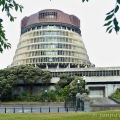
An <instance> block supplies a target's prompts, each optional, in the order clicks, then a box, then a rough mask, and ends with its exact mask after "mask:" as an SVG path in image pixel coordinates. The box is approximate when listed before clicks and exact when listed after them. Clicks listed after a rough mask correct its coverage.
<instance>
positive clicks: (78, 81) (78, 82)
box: [77, 80, 80, 93]
mask: <svg viewBox="0 0 120 120" xmlns="http://www.w3.org/2000/svg"><path fill="white" fill-rule="evenodd" d="M77 84H78V93H79V85H80V80H77Z"/></svg>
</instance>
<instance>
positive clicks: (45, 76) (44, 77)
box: [41, 71, 52, 85]
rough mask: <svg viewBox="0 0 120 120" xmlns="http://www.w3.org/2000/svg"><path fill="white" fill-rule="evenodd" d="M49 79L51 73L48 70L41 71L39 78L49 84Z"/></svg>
mask: <svg viewBox="0 0 120 120" xmlns="http://www.w3.org/2000/svg"><path fill="white" fill-rule="evenodd" d="M51 79H52V74H51V73H50V71H43V72H42V78H41V80H42V83H43V84H46V85H47V84H49V83H50V81H51Z"/></svg>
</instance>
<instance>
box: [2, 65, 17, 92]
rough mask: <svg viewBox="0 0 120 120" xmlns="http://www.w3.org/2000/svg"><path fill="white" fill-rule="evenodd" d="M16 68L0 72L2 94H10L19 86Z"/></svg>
mask: <svg viewBox="0 0 120 120" xmlns="http://www.w3.org/2000/svg"><path fill="white" fill-rule="evenodd" d="M18 80H19V79H18V76H17V69H16V67H11V68H6V69H2V70H0V94H8V93H9V92H11V91H12V89H13V86H15V85H17V84H18Z"/></svg>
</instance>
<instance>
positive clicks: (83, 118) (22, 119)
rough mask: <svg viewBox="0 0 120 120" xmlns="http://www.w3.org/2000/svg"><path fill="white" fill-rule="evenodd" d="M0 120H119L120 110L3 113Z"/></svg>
mask: <svg viewBox="0 0 120 120" xmlns="http://www.w3.org/2000/svg"><path fill="white" fill-rule="evenodd" d="M0 120H120V110H114V111H102V112H79V113H29V114H28V113H19V114H16V113H13V114H9V113H7V114H6V113H4V114H0Z"/></svg>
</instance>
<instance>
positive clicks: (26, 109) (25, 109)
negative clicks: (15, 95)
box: [0, 106, 78, 113]
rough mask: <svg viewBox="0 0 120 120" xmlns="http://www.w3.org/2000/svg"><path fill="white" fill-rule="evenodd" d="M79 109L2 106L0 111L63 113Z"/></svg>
mask: <svg viewBox="0 0 120 120" xmlns="http://www.w3.org/2000/svg"><path fill="white" fill-rule="evenodd" d="M77 111H78V110H77V109H76V108H72V107H71V108H70V107H69V108H68V107H66V108H65V107H23V106H22V107H0V113H62V112H77Z"/></svg>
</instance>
